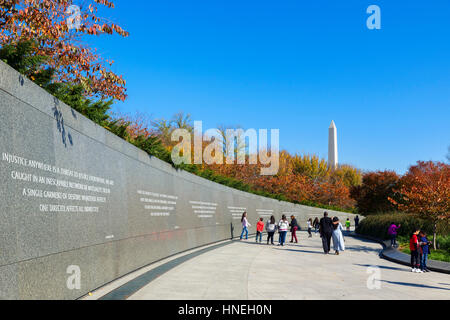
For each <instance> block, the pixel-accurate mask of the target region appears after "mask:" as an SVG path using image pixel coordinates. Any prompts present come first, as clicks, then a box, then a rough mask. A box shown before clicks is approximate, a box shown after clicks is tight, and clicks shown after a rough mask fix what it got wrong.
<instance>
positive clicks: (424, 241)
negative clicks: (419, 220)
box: [419, 231, 430, 272]
mask: <svg viewBox="0 0 450 320" xmlns="http://www.w3.org/2000/svg"><path fill="white" fill-rule="evenodd" d="M419 244H420V246H421V247H422V255H421V256H420V270H422V271H423V272H430V270H428V268H427V260H428V254H429V253H430V247H429V245H430V242H429V241H428V238H427V234H426V233H425V232H424V231H420V233H419Z"/></svg>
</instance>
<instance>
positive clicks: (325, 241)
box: [319, 211, 334, 254]
mask: <svg viewBox="0 0 450 320" xmlns="http://www.w3.org/2000/svg"><path fill="white" fill-rule="evenodd" d="M333 230H334V229H333V222H332V221H331V219H330V217H328V212H326V211H325V212H324V213H323V218H322V219H320V222H319V232H320V237H321V238H322V246H323V252H324V253H325V254H328V253H329V252H330V245H331V237H332V235H333Z"/></svg>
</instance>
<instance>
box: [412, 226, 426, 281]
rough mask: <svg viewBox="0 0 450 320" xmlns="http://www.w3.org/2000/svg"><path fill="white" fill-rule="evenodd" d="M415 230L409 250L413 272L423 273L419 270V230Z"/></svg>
mask: <svg viewBox="0 0 450 320" xmlns="http://www.w3.org/2000/svg"><path fill="white" fill-rule="evenodd" d="M413 230H415V231H414V233H413V234H412V235H411V238H410V239H409V250H411V272H417V273H423V271H422V270H420V268H419V267H420V262H419V239H418V237H417V235H418V234H419V229H417V228H414V229H413Z"/></svg>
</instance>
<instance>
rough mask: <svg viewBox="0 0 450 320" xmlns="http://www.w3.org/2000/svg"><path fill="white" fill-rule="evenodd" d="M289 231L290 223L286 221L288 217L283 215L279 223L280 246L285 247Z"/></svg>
mask: <svg viewBox="0 0 450 320" xmlns="http://www.w3.org/2000/svg"><path fill="white" fill-rule="evenodd" d="M288 230H289V221H288V220H287V219H286V216H285V215H284V214H283V215H282V217H281V220H280V222H278V232H279V239H278V240H279V245H281V246H284V243H285V242H286V234H287V232H288Z"/></svg>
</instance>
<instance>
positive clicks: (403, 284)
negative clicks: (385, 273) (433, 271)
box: [380, 280, 450, 291]
mask: <svg viewBox="0 0 450 320" xmlns="http://www.w3.org/2000/svg"><path fill="white" fill-rule="evenodd" d="M380 281H382V282H386V283H390V284H397V285H400V286H408V287H414V288H425V289H439V290H447V291H450V289H449V288H441V287H434V286H428V285H426V284H419V283H409V282H399V281H388V280H380Z"/></svg>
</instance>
